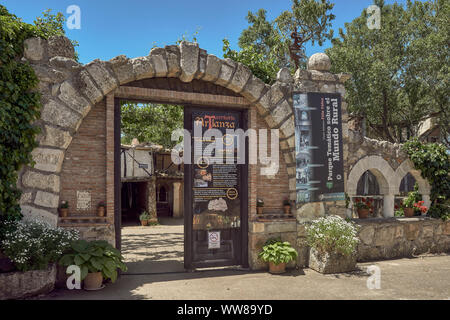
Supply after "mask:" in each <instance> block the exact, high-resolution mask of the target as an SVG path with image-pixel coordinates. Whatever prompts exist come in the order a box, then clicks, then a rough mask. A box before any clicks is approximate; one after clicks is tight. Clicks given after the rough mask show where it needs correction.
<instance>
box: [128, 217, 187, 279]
mask: <svg viewBox="0 0 450 320" xmlns="http://www.w3.org/2000/svg"><path fill="white" fill-rule="evenodd" d="M122 255H123V256H124V258H125V263H126V264H127V266H128V272H127V274H144V273H160V272H175V271H180V272H181V271H184V266H183V255H184V231H183V219H170V218H168V219H160V225H156V226H146V227H142V226H135V227H124V228H122Z"/></svg>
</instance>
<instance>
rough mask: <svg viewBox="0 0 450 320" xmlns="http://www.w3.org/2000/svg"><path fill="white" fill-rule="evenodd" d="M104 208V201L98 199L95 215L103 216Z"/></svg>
mask: <svg viewBox="0 0 450 320" xmlns="http://www.w3.org/2000/svg"><path fill="white" fill-rule="evenodd" d="M105 208H106V204H105V201H100V202H99V203H98V207H97V216H99V217H104V216H105Z"/></svg>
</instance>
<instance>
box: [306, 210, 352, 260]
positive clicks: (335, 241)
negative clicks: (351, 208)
mask: <svg viewBox="0 0 450 320" xmlns="http://www.w3.org/2000/svg"><path fill="white" fill-rule="evenodd" d="M306 230H307V241H308V244H309V245H310V246H311V247H313V248H315V249H316V250H317V251H319V252H328V253H332V252H334V253H338V254H342V255H351V254H352V253H353V252H354V251H355V250H356V246H357V245H358V242H359V239H358V238H357V237H356V235H357V231H358V229H357V227H356V225H355V224H354V223H353V222H348V221H345V220H344V219H343V218H341V217H339V216H328V217H323V218H319V219H317V220H314V221H313V222H312V223H311V225H310V226H308V227H307V229H306Z"/></svg>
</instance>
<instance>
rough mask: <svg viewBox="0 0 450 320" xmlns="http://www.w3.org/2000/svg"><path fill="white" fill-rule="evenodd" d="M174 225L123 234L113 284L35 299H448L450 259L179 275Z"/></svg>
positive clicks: (178, 229) (179, 244) (178, 234)
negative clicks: (324, 270)
mask: <svg viewBox="0 0 450 320" xmlns="http://www.w3.org/2000/svg"><path fill="white" fill-rule="evenodd" d="M172 222H173V223H172V225H167V223H164V222H163V223H164V224H162V225H160V226H153V227H126V228H124V229H123V254H124V256H125V259H126V263H127V265H128V267H129V271H128V272H127V273H125V274H123V275H122V276H121V277H120V278H119V279H118V280H117V282H116V283H114V284H111V283H108V284H107V285H106V288H104V289H103V290H100V291H89V292H88V291H84V290H74V291H69V290H61V289H59V290H55V291H53V292H52V293H50V294H49V295H46V296H43V297H39V298H40V299H59V300H62V299H75V300H76V299H121V300H126V299H132V300H134V299H164V300H167V299H187V300H201V299H233V300H241V299H242V300H245V299H257V300H273V299H314V300H315V299H394V300H396V299H398V300H402V299H446V300H450V255H436V256H419V257H417V258H413V259H399V260H387V261H378V262H373V263H363V264H358V268H359V271H356V272H353V273H344V274H335V275H322V274H320V273H317V272H315V271H313V270H311V269H303V270H302V269H300V270H290V271H289V272H287V273H286V274H283V275H271V274H269V273H267V272H250V271H242V270H240V271H238V270H226V269H225V270H208V271H198V272H191V273H187V272H183V271H184V270H183V225H182V223H180V224H177V222H176V221H172ZM370 265H376V266H378V267H379V268H380V271H381V283H380V284H381V288H380V289H372V290H371V289H368V287H367V280H368V278H369V274H368V273H367V272H366V269H367V267H368V266H370ZM176 271H180V272H176ZM170 272H171V273H170ZM151 273H154V274H151Z"/></svg>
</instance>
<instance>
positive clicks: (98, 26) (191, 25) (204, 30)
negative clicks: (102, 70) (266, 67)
mask: <svg viewBox="0 0 450 320" xmlns="http://www.w3.org/2000/svg"><path fill="white" fill-rule="evenodd" d="M333 2H334V3H335V6H334V9H333V13H334V14H335V15H336V19H335V20H334V21H333V29H335V32H337V30H338V28H339V27H344V23H345V22H350V21H352V20H353V19H354V18H356V17H357V16H359V15H360V14H361V12H362V11H363V10H364V9H365V8H367V7H368V6H369V5H370V4H372V3H373V1H372V0H335V1H333ZM393 2H394V1H393V0H387V1H386V3H393ZM397 2H399V3H404V2H405V0H398V1H397ZM0 4H2V5H4V6H6V8H7V9H8V10H9V11H10V12H11V13H14V14H15V15H17V16H18V17H21V18H22V19H23V20H24V21H25V22H29V23H32V22H33V20H34V19H35V18H36V17H37V16H39V15H40V14H41V13H42V11H44V10H46V9H48V8H50V9H53V11H54V12H56V11H61V12H63V13H64V14H65V15H66V17H67V16H69V14H67V13H66V9H67V7H68V6H70V5H73V4H75V5H78V6H79V7H80V9H81V29H80V30H67V36H68V37H69V38H71V39H74V40H77V41H79V43H80V46H79V47H78V48H77V51H78V53H79V57H80V62H82V63H88V62H89V61H92V60H93V59H96V58H99V59H102V60H109V59H111V58H113V57H115V56H117V55H119V54H125V55H127V56H128V57H130V58H133V57H138V56H144V55H147V54H148V53H149V51H150V49H151V48H152V46H153V45H154V44H156V45H158V46H164V45H168V44H173V43H174V42H175V41H176V40H177V39H179V38H181V36H182V35H183V34H186V35H187V36H188V37H191V36H192V34H193V33H194V32H195V31H197V30H198V36H197V38H198V42H199V45H200V47H201V48H203V49H206V50H207V51H208V53H212V54H215V55H217V56H218V57H222V39H223V38H228V39H229V40H230V42H231V45H232V48H234V49H237V40H238V38H239V35H240V33H241V31H242V30H243V29H244V28H246V27H247V26H248V24H247V21H246V20H245V17H246V15H247V12H248V11H253V12H255V11H257V10H258V9H259V8H264V9H266V10H267V11H268V17H269V19H270V20H271V19H273V18H275V17H277V16H278V15H279V14H280V13H281V12H282V11H284V10H288V9H290V7H291V1H290V0H227V1H217V0H208V1H206V0H184V1H181V0H172V1H164V0H126V1H123V0H121V1H118V0H109V1H107V0H39V1H36V0H0ZM328 46H330V43H329V42H327V43H326V44H325V45H324V46H323V47H319V46H316V47H311V46H307V47H306V53H307V55H308V56H309V55H311V54H313V53H316V52H321V51H323V50H324V49H325V48H326V47H328Z"/></svg>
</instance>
